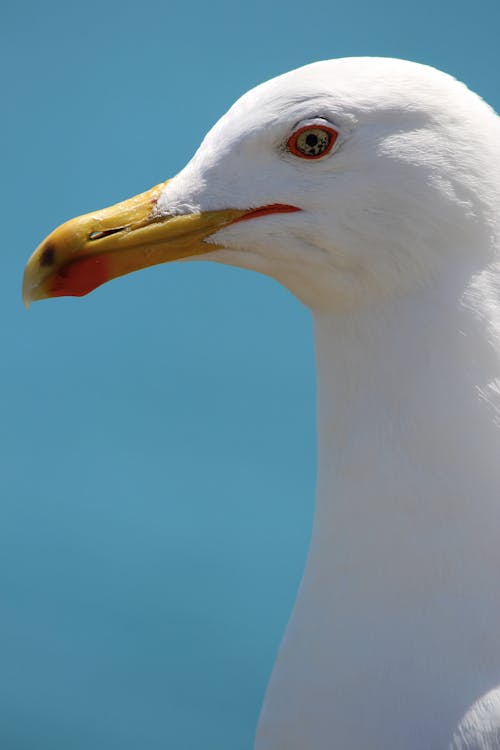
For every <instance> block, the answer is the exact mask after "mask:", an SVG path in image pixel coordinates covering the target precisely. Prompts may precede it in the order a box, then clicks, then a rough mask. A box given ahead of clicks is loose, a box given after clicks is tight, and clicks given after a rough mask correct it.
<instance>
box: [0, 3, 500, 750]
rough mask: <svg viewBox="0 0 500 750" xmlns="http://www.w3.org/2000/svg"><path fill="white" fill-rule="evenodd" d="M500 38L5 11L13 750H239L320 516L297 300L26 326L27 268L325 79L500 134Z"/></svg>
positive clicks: (271, 7)
mask: <svg viewBox="0 0 500 750" xmlns="http://www.w3.org/2000/svg"><path fill="white" fill-rule="evenodd" d="M499 22H500V4H499V3H498V0H491V1H481V0H479V2H476V3H474V4H473V5H472V6H471V4H470V3H468V2H467V3H466V2H463V1H462V2H461V1H459V2H457V1H456V0H455V2H451V0H444V2H443V1H442V2H439V3H438V2H435V1H433V2H430V1H429V0H421V2H419V3H409V2H404V3H403V2H400V1H398V2H381V3H375V2H372V1H371V0H370V1H368V0H360V1H358V2H356V3H329V2H326V1H325V0H318V1H317V2H307V3H306V2H303V3H302V2H297V1H296V0H292V1H291V2H287V3H282V2H274V3H269V2H264V0H255V1H254V2H252V3H244V4H240V3H237V2H229V0H222V1H220V0H219V1H217V0H212V1H211V2H209V3H208V2H200V0H194V2H191V3H181V2H175V3H173V2H168V1H166V0H164V1H163V2H159V1H158V0H149V2H147V3H144V2H143V3H139V2H137V3H131V2H124V1H123V0H121V1H120V2H116V1H115V0H112V1H107V0H101V2H98V0H87V2H83V3H78V4H76V3H68V2H51V0H47V2H43V3H38V2H34V1H33V0H28V1H27V2H24V3H13V2H8V3H4V5H3V7H2V23H1V28H0V56H1V60H0V77H1V86H2V104H1V111H2V116H1V118H0V132H1V147H2V179H1V182H0V191H1V201H0V206H1V209H0V210H1V233H2V271H1V274H0V285H1V289H0V291H1V294H0V314H1V319H2V321H3V325H2V326H1V327H0V351H1V360H0V386H1V391H0V461H1V468H0V747H1V748H2V750H32V749H33V750H90V749H92V750H114V749H116V750H118V749H119V750H138V748H140V750H160V749H161V750H165V749H170V748H172V750H200V749H201V748H202V749H203V750H250V748H251V745H252V738H253V732H254V727H255V724H256V720H257V716H258V710H259V706H260V703H261V700H262V695H263V691H264V688H265V685H266V682H267V678H268V675H269V672H270V669H271V666H272V663H273V659H274V655H275V652H276V649H277V646H278V643H279V640H280V636H281V633H282V630H283V628H284V625H285V623H286V620H287V617H288V614H289V612H290V609H291V606H292V603H293V600H294V596H295V591H296V588H297V584H298V582H299V579H300V573H301V570H302V566H303V562H304V557H305V554H306V550H307V543H308V536H309V531H310V524H311V518H312V508H313V494H314V474H315V446H314V369H313V345H312V330H311V321H310V318H309V315H308V313H307V311H306V310H305V309H304V308H302V307H301V306H300V304H299V303H298V302H297V301H295V300H294V299H293V298H292V297H291V295H290V294H288V293H287V292H286V291H285V290H284V289H282V288H280V287H279V286H278V285H277V284H275V283H273V282H272V281H270V280H268V279H266V278H263V277H259V276H257V275H254V274H250V273H246V272H243V271H240V270H235V269H230V268H223V267H218V266H215V265H210V264H206V263H197V264H192V265H190V264H183V265H178V266H175V265H172V266H163V267H156V268H153V269H149V270H148V271H144V272H142V273H140V274H136V275H132V276H129V277H126V278H123V279H120V280H118V281H115V282H113V283H112V284H109V285H107V286H105V287H103V288H101V289H99V290H97V291H96V292H95V293H94V294H92V295H91V296H89V297H87V298H85V299H83V300H72V299H60V300H53V301H49V302H45V303H41V304H37V305H35V306H34V307H33V308H32V309H31V310H30V311H29V312H26V311H25V310H24V309H23V307H22V305H21V300H20V284H21V276H22V270H23V266H24V263H25V261H26V260H27V258H28V256H29V255H30V254H31V252H32V250H33V249H34V247H35V246H36V245H37V244H38V242H39V241H40V240H41V239H42V238H43V237H44V236H45V235H46V234H47V233H48V232H49V231H50V230H51V229H52V228H53V227H54V226H56V225H57V224H59V223H60V222H62V221H64V220H66V219H68V218H70V217H71V216H74V215H76V214H80V213H83V212H86V211H89V210H91V209H94V208H97V207H101V206H104V205H108V204H111V203H114V202H116V201H117V200H120V199H122V198H125V197H128V196H129V195H132V194H135V193H137V192H140V191H142V190H144V189H146V188H148V187H150V186H152V185H153V184H156V183H158V182H160V181H162V180H164V179H165V178H166V177H168V176H171V175H173V174H175V173H176V172H177V171H178V170H179V169H180V168H181V167H182V166H183V165H184V163H185V162H186V161H187V160H188V159H189V158H190V156H191V155H192V153H193V151H194V150H195V148H196V147H197V145H198V143H199V141H200V139H201V138H202V136H203V135H204V133H205V132H206V131H207V130H208V128H209V127H210V126H211V125H212V124H213V122H215V120H217V118H218V117H219V116H220V115H222V114H223V113H224V111H225V110H226V109H227V107H228V106H229V105H230V104H231V103H232V102H233V101H234V100H235V99H236V98H237V97H238V96H239V95H240V94H242V93H243V92H245V91H246V90H247V89H248V88H250V87H251V86H254V85H255V84H257V83H259V82H261V81H262V80H265V79H267V78H270V77H272V76H274V75H276V74H278V73H282V72H284V71H286V70H289V69H291V68H295V67H297V66H299V65H302V64H304V63H307V62H312V61H314V60H317V59H323V58H329V57H338V56H344V55H360V54H361V55H373V54H374V55H386V56H395V57H404V58H409V59H413V60H418V61H422V62H426V63H430V64H432V65H435V66H437V67H440V68H442V69H444V70H446V71H448V72H450V73H452V74H454V75H456V76H457V77H459V78H461V79H462V80H464V81H465V82H466V83H467V84H469V85H470V86H471V87H472V88H473V89H475V90H476V91H478V92H479V93H480V94H481V95H482V96H484V97H485V98H486V99H487V100H488V101H489V102H490V103H491V104H492V105H493V106H495V107H496V108H497V110H498V109H499V108H500V86H499V71H500V45H499V44H498V29H499Z"/></svg>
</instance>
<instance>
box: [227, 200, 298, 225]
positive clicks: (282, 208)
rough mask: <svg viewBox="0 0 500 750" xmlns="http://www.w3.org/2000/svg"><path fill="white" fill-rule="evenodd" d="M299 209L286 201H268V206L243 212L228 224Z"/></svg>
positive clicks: (288, 212) (289, 212)
mask: <svg viewBox="0 0 500 750" xmlns="http://www.w3.org/2000/svg"><path fill="white" fill-rule="evenodd" d="M301 210H302V209H300V208H297V206H289V205H287V204H286V203H270V204H269V205H268V206H261V207H260V208H253V209H252V210H250V211H248V212H247V213H246V214H243V216H240V217H239V219H234V221H231V222H230V224H237V223H238V222H239V221H248V219H257V218H259V216H268V215H269V214H291V213H294V212H295V211H301Z"/></svg>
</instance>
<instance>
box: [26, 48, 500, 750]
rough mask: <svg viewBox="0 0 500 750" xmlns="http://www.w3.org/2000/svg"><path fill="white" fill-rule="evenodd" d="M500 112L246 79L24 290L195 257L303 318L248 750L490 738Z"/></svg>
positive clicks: (496, 528) (31, 296)
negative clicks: (284, 567)
mask: <svg viewBox="0 0 500 750" xmlns="http://www.w3.org/2000/svg"><path fill="white" fill-rule="evenodd" d="M499 209H500V119H499V117H498V116H497V115H496V114H495V112H494V111H493V110H492V109H491V108H490V107H489V106H488V105H487V104H486V103H485V102H484V101H483V100H482V99H481V98H480V97H479V96H477V95H476V94H475V93H473V92H472V91H470V90H469V89H468V88H467V87H466V86H465V85H464V84H463V83H460V82H459V81H457V80H455V79H454V78H452V77H451V76H449V75H447V74H445V73H442V72H440V71H438V70H436V69H434V68H431V67H428V66H425V65H420V64H416V63H412V62H408V61H403V60H392V59H386V58H368V57H365V58H363V57H360V58H344V59H337V60H328V61H322V62H317V63H313V64H311V65H307V66H305V67H302V68H299V69H297V70H294V71H291V72H289V73H286V74H284V75H281V76H279V77H277V78H274V79H272V80H270V81H267V82H265V83H263V84H261V85H260V86H257V87H256V88H254V89H252V90H250V91H248V92H247V93H246V94H245V95H244V96H243V97H242V98H241V99H239V100H238V101H237V102H236V103H235V104H234V105H233V106H232V107H231V108H230V109H229V111H228V112H227V113H226V114H225V115H224V116H223V117H222V118H221V119H220V120H219V121H218V122H217V123H216V124H215V126H214V127H213V128H212V129H211V130H210V131H209V133H208V134H207V135H206V137H205V138H204V140H203V141H202V143H201V146H200V147H199V149H198V151H197V152H196V153H195V155H194V156H193V158H192V159H191V161H190V162H189V163H188V164H187V166H186V167H185V168H184V169H183V170H182V171H181V172H180V173H179V174H178V175H177V176H175V177H174V178H173V179H171V180H168V181H166V182H165V183H162V184H161V185H158V186H156V187H154V188H152V189H151V190H148V191H147V192H145V193H142V194H140V195H138V196H136V197H134V198H131V199H129V200H126V201H124V202H122V203H119V204H117V205H115V206H112V207H110V208H106V209H103V210H100V211H94V212H92V213H90V214H87V215H85V216H81V217H78V218H75V219H72V220H71V221H69V222H67V223H65V224H63V225H62V226H61V227H59V228H58V229H56V230H55V231H54V232H53V233H52V234H50V235H49V237H47V239H45V240H44V241H43V242H42V244H41V245H40V246H39V247H38V248H37V250H36V251H35V253H34V254H33V256H32V257H31V259H30V260H29V262H28V264H27V267H26V271H25V276H24V290H23V291H24V300H25V303H26V304H29V303H30V302H32V301H33V300H40V299H44V298H47V297H56V296H64V295H68V296H81V295H85V294H87V293H88V292H90V291H92V290H93V289H95V288H96V287H98V286H99V285H101V284H103V283H104V282H107V281H109V280H110V279H113V278H116V277H118V276H121V275H123V274H127V273H129V272H131V271H135V270H138V269H140V268H144V267H146V266H151V265H154V264H158V263H163V262H167V261H173V260H180V259H203V260H212V261H215V262H219V263H225V264H231V265H234V266H239V267H242V268H247V269H251V270H253V271H259V272H261V273H263V274H266V275H268V276H270V277H272V278H274V279H276V280H277V281H278V282H280V283H281V284H283V285H284V286H285V287H287V288H288V289H289V290H290V291H291V292H292V293H293V294H294V295H296V297H298V299H299V300H301V301H302V302H303V303H304V304H305V305H306V306H308V307H309V308H310V310H311V313H312V315H313V319H314V329H315V348H316V360H317V380H318V384H317V391H318V403H317V422H318V478H317V498H316V510H315V519H314V525H313V531H312V538H311V544H310V550H309V554H308V558H307V562H306V566H305V572H304V575H303V579H302V582H301V585H300V588H299V592H298V596H297V600H296V603H295V606H294V609H293V613H292V615H291V619H290V621H289V624H288V626H287V629H286V632H285V635H284V638H283V641H282V644H281V648H280V651H279V654H278V657H277V660H276V664H275V666H274V670H273V672H272V676H271V679H270V683H269V685H268V687H267V691H266V695H265V698H264V704H263V708H262V711H261V716H260V719H259V723H258V727H257V732H256V739H255V748H256V750H499V749H500V266H499V255H500V210H499Z"/></svg>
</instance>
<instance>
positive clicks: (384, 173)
mask: <svg viewBox="0 0 500 750" xmlns="http://www.w3.org/2000/svg"><path fill="white" fill-rule="evenodd" d="M499 159H500V125H499V119H498V117H497V116H496V114H495V113H494V112H493V110H491V109H490V108H489V107H488V105H487V104H485V103H484V102H483V101H482V100H481V99H480V97H478V96H477V95H476V94H474V93H472V92H471V91H470V90H469V89H467V87H466V86H465V85H464V84H462V83H459V82H458V81H456V80H455V79H453V78H452V77H450V76H448V75H446V74H444V73H441V72H439V71H437V70H435V69H433V68H431V67H428V66H424V65H419V64H416V63H410V62H406V61H402V60H391V59H384V58H345V59H339V60H330V61H324V62H318V63H314V64H312V65H307V66H305V67H303V68H299V69H297V70H294V71H292V72H290V73H286V74H285V75H282V76H279V77H277V78H274V79H272V80H270V81H267V82H266V83H264V84H262V85H260V86H257V87H256V88H254V89H252V90H251V91H249V92H247V93H246V94H245V95H244V96H243V97H241V99H239V100H238V101H237V102H236V103H235V104H234V105H233V106H232V107H231V108H230V109H229V111H228V112H227V113H226V114H225V115H224V116H223V117H222V118H221V119H220V120H219V121H218V122H217V123H216V124H215V125H214V127H213V128H212V129H211V130H210V132H209V133H208V134H207V135H206V137H205V138H204V140H203V141H202V143H201V145H200V147H199V149H198V150H197V152H196V153H195V155H194V156H193V158H192V159H191V161H190V162H189V163H188V164H187V165H186V167H185V168H184V169H183V170H182V171H181V172H180V173H179V174H178V175H177V176H176V177H174V178H173V179H171V180H167V181H166V182H165V183H162V184H160V185H158V186H156V187H154V188H152V189H151V190H148V191H147V192H145V193H142V194H140V195H138V196H135V197H134V198H131V199H128V200H126V201H123V202H122V203H119V204H117V205H115V206H111V207H110V208H106V209H103V210H100V211H94V212H91V213H90V214H86V215H84V216H80V217H77V218H76V219H72V220H70V221H68V222H66V223H65V224H63V225H62V226H61V227H59V228H57V229H56V230H55V231H54V232H52V233H51V234H50V235H49V237H47V238H46V239H45V240H44V242H42V244H41V245H40V246H39V247H38V248H37V250H36V251H35V253H34V254H33V256H32V257H31V259H30V260H29V262H28V265H27V267H26V271H25V277H24V284H23V294H24V299H25V302H26V304H29V303H30V302H31V301H33V300H38V299H43V298H47V297H54V296H63V295H69V296H82V295H84V294H87V293H88V292H90V291H92V290H93V289H95V288H96V287H98V286H100V285H101V284H103V283H104V282H106V281H109V280H111V279H113V278H115V277H117V276H121V275H124V274H126V273H129V272H131V271H136V270H138V269H140V268H144V267H147V266H151V265H155V264H158V263H163V262H168V261H173V260H181V259H202V260H203V259H206V260H213V261H218V262H221V263H227V264H231V265H235V266H240V267H243V268H247V269H251V270H254V271H258V272H261V273H264V274H266V275H268V276H271V277H273V278H275V279H276V280H278V281H279V282H281V283H282V284H283V285H285V286H286V287H287V288H289V289H290V290H291V291H292V292H293V293H294V294H295V295H296V296H297V297H299V299H301V300H302V301H303V302H304V303H305V304H307V305H308V306H310V307H311V308H312V309H329V310H335V309H345V308H349V309H352V307H356V306H359V305H363V304H366V303H367V302H369V301H370V300H374V299H377V298H380V297H381V296H382V297H383V296H388V295H389V296H391V295H395V294H401V293H405V292H407V291H408V290H411V289H412V288H414V287H416V286H419V285H422V284H426V283H428V282H429V280H430V279H432V277H434V276H436V275H439V274H441V273H443V272H445V271H446V270H447V269H449V268H450V267H453V266H460V265H462V264H464V263H465V264H469V265H471V267H473V266H474V263H476V262H477V258H478V257H479V256H480V255H481V256H484V254H485V253H486V254H487V253H491V252H493V248H494V246H495V238H496V237H497V234H498V216H497V215H498V204H499V200H500V189H499V180H498V175H497V174H496V165H498V162H499Z"/></svg>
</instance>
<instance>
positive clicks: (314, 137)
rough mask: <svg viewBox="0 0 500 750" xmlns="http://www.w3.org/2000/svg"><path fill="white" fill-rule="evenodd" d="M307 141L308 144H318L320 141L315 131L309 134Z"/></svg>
mask: <svg viewBox="0 0 500 750" xmlns="http://www.w3.org/2000/svg"><path fill="white" fill-rule="evenodd" d="M306 143H307V145H308V146H316V145H317V143H318V136H317V135H315V134H314V133H309V135H308V136H307V137H306Z"/></svg>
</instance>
